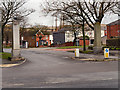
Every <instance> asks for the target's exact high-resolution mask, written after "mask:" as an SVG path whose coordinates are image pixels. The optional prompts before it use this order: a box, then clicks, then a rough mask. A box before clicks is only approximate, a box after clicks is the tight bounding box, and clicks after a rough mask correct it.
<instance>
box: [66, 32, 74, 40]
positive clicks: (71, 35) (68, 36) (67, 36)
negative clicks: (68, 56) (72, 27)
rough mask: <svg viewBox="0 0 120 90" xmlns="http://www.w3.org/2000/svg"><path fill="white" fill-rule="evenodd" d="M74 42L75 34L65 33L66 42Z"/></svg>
mask: <svg viewBox="0 0 120 90" xmlns="http://www.w3.org/2000/svg"><path fill="white" fill-rule="evenodd" d="M73 40H74V33H73V32H72V31H66V32H65V42H73Z"/></svg>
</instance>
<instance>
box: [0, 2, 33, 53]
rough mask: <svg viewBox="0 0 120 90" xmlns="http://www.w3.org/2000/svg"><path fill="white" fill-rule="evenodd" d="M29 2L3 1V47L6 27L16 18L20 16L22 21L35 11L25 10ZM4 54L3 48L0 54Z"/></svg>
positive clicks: (1, 4)
mask: <svg viewBox="0 0 120 90" xmlns="http://www.w3.org/2000/svg"><path fill="white" fill-rule="evenodd" d="M26 3H27V2H26V1H25V0H1V1H0V7H2V9H3V12H2V14H3V15H2V46H3V38H4V37H3V35H4V34H3V32H4V28H5V25H6V24H8V23H10V22H12V20H13V18H14V17H17V16H20V17H21V19H23V18H24V17H26V16H28V15H30V14H31V13H33V12H34V11H35V10H33V9H25V8H23V7H24V5H25V4H26ZM1 51H2V52H3V48H2V49H0V52H1Z"/></svg>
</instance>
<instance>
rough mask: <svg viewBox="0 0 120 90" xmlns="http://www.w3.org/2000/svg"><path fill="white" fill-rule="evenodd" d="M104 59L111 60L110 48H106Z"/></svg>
mask: <svg viewBox="0 0 120 90" xmlns="http://www.w3.org/2000/svg"><path fill="white" fill-rule="evenodd" d="M104 58H109V48H104Z"/></svg>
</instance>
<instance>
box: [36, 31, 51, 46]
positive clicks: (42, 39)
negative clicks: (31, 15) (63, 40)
mask: <svg viewBox="0 0 120 90" xmlns="http://www.w3.org/2000/svg"><path fill="white" fill-rule="evenodd" d="M35 35H36V47H43V46H50V45H51V44H52V42H53V41H52V35H44V34H43V33H42V32H41V31H38V32H37V33H36V34H35Z"/></svg>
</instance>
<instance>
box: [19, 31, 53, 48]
mask: <svg viewBox="0 0 120 90" xmlns="http://www.w3.org/2000/svg"><path fill="white" fill-rule="evenodd" d="M26 42H28V47H43V46H50V45H51V44H52V43H53V36H52V35H50V34H46V35H45V33H43V32H41V31H40V30H38V31H28V32H26V33H24V35H22V36H21V46H22V47H25V46H26Z"/></svg>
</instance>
